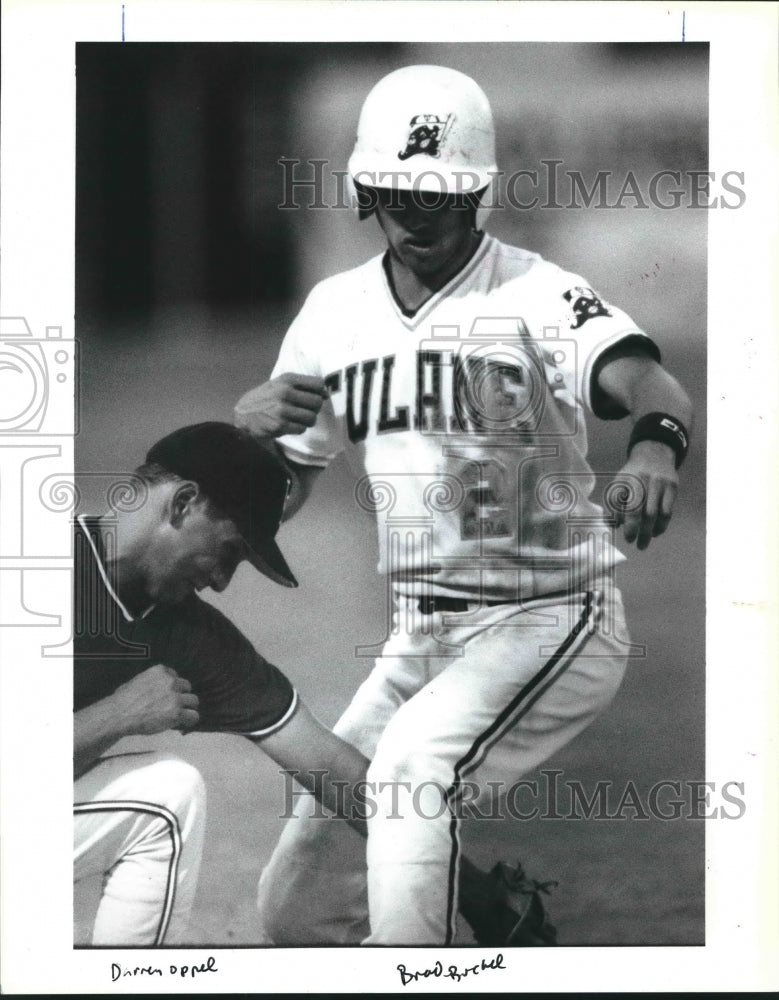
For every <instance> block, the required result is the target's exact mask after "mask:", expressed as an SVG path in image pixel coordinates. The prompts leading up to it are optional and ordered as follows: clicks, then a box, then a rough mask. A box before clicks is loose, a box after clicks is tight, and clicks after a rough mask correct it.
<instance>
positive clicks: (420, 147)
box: [398, 114, 454, 160]
mask: <svg viewBox="0 0 779 1000" xmlns="http://www.w3.org/2000/svg"><path fill="white" fill-rule="evenodd" d="M453 124H454V115H453V114H452V115H447V116H446V118H439V117H438V115H414V117H413V118H412V119H411V121H410V122H409V126H410V128H411V131H410V132H409V134H408V139H407V140H406V148H405V149H402V150H401V151H400V152H399V153H398V159H399V160H407V159H408V158H409V157H410V156H416V154H417V153H425V154H426V155H427V156H440V155H441V152H440V148H441V145H442V143H443V141H444V139H445V138H446V133H447V132H448V131H449V129H450V128H451V127H452V125H453Z"/></svg>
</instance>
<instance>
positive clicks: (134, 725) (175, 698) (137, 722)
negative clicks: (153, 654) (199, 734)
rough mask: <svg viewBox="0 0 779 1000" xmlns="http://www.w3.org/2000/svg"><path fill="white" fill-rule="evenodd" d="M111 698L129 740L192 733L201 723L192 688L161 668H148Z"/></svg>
mask: <svg viewBox="0 0 779 1000" xmlns="http://www.w3.org/2000/svg"><path fill="white" fill-rule="evenodd" d="M112 698H113V702H114V708H115V711H116V712H117V715H118V718H120V719H122V724H123V728H124V729H125V730H126V734H127V735H128V736H130V735H141V734H144V735H147V736H150V735H152V734H153V733H162V732H164V731H165V730H166V729H181V730H187V729H192V728H193V727H194V726H196V725H197V724H198V722H199V721H200V716H199V715H198V712H197V707H198V699H197V695H194V694H192V685H191V684H190V683H189V681H188V680H186V679H185V678H184V677H180V676H179V675H178V674H177V673H176V671H175V670H173V669H172V668H171V667H165V666H163V665H162V664H157V665H156V666H154V667H149V668H148V669H147V670H144V671H143V673H141V674H138V675H137V676H135V677H133V678H132V680H129V681H128V682H127V683H126V684H122V685H121V686H120V687H118V688H117V689H116V691H114V694H113V696H112Z"/></svg>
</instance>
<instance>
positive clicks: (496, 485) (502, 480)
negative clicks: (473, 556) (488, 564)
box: [460, 460, 514, 540]
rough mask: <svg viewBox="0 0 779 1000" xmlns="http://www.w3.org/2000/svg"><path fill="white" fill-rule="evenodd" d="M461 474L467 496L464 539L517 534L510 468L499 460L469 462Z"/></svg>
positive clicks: (462, 529) (462, 519) (463, 508)
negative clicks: (508, 490)
mask: <svg viewBox="0 0 779 1000" xmlns="http://www.w3.org/2000/svg"><path fill="white" fill-rule="evenodd" d="M460 477H461V480H462V483H463V486H464V487H465V495H464V497H463V502H462V505H461V511H460V537H461V538H463V539H469V540H473V539H477V538H505V537H506V536H510V535H513V534H514V526H513V524H512V518H511V510H510V507H509V506H507V505H506V470H505V468H504V467H503V466H502V465H500V464H499V463H498V462H495V461H492V460H489V461H486V462H467V463H466V464H465V466H464V467H463V470H462V472H461V473H460Z"/></svg>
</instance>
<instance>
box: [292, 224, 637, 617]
mask: <svg viewBox="0 0 779 1000" xmlns="http://www.w3.org/2000/svg"><path fill="white" fill-rule="evenodd" d="M572 290H574V291H575V292H576V294H575V295H574V294H571V291H572ZM636 336H638V337H643V336H644V335H643V334H642V333H641V331H640V330H638V329H637V328H636V326H635V324H634V323H633V322H632V320H631V319H630V318H629V317H628V316H626V315H625V313H623V312H622V311H620V310H619V309H617V308H615V307H613V306H611V305H609V306H608V308H606V307H605V306H604V305H603V304H602V303H601V301H600V300H599V299H598V298H597V296H595V294H594V293H590V292H589V286H588V285H587V283H586V281H585V280H584V279H583V278H581V277H580V276H578V275H574V274H570V273H567V272H565V271H562V270H561V269H560V268H558V267H556V266H555V265H553V264H549V263H547V262H546V261H544V260H542V259H541V258H540V257H538V256H537V255H536V254H531V253H528V252H527V251H524V250H520V249H518V248H516V247H509V246H506V245H505V244H502V243H500V242H499V241H498V240H496V239H494V238H492V237H489V236H485V237H484V239H483V240H482V244H481V246H480V247H479V249H478V250H477V252H476V254H475V255H474V257H472V258H471V260H470V261H469V262H468V263H467V264H466V265H465V267H464V268H463V270H462V271H461V272H460V273H459V274H458V275H456V276H455V277H454V278H453V279H452V280H451V281H450V282H449V284H448V285H446V286H445V287H444V288H442V289H441V290H440V291H439V292H437V293H436V294H435V295H434V296H432V298H431V299H430V300H429V301H428V302H426V303H425V304H424V305H423V306H422V307H421V308H420V309H419V310H417V312H416V313H414V315H413V316H408V315H406V314H404V313H403V312H402V310H400V309H399V308H398V306H397V303H396V302H395V300H394V298H393V295H392V291H391V289H390V288H389V286H388V284H387V280H386V275H385V272H384V269H383V267H382V263H381V257H376V258H374V259H373V260H371V261H369V262H368V263H367V264H364V265H362V266H361V267H358V268H355V269H354V270H353V271H348V272H346V273H344V274H339V275H336V276H335V277H333V278H329V279H327V280H326V281H323V282H321V283H320V284H319V285H318V286H317V287H316V288H315V289H314V290H313V291H312V293H311V294H310V295H309V297H308V300H307V301H306V304H305V305H304V307H303V309H302V310H301V312H300V313H299V315H298V316H297V318H296V319H295V321H294V323H293V324H292V326H291V327H290V329H289V331H288V333H287V336H286V337H285V340H284V343H283V345H282V349H281V352H280V355H279V360H278V362H277V364H276V367H275V369H274V372H273V374H274V375H279V374H281V373H282V372H297V373H302V374H309V375H317V376H319V377H321V378H323V379H325V382H326V385H327V388H328V399H326V400H325V403H324V405H323V407H322V410H321V412H320V414H319V417H318V418H317V421H316V424H315V425H314V426H313V427H311V428H308V429H307V430H306V431H304V433H302V434H299V435H288V436H286V437H283V438H281V439H280V444H281V446H282V447H283V449H284V450H285V452H286V453H287V454H288V456H289V458H290V459H292V460H293V461H296V462H301V463H303V464H310V465H319V466H324V465H327V464H328V463H329V462H330V461H331V460H332V459H333V458H334V457H335V455H337V454H338V453H339V452H341V451H343V452H345V454H346V457H347V458H348V460H349V463H350V465H351V467H352V470H353V472H354V475H355V494H354V495H355V505H356V507H357V508H358V509H362V510H367V511H370V512H371V513H372V514H373V515H374V516H375V517H376V521H377V527H378V535H379V550H380V569H381V570H382V571H383V572H385V573H387V574H388V575H389V576H390V577H391V578H392V580H393V584H394V586H395V587H396V589H398V590H399V591H400V592H402V593H410V594H420V593H431V592H433V593H442V594H449V595H452V596H464V597H472V598H476V599H478V598H479V597H483V598H486V599H489V600H501V599H504V598H505V599H506V600H516V599H517V597H520V598H522V597H531V596H542V595H545V594H548V593H551V592H555V591H563V590H568V589H570V588H574V589H576V588H577V585H579V584H584V583H587V582H591V580H592V578H593V577H595V576H597V575H598V574H602V573H603V572H605V571H607V570H609V569H610V568H611V566H613V564H614V563H615V562H616V561H617V560H618V559H619V558H621V557H620V556H619V555H618V553H617V552H616V549H615V548H614V546H613V544H612V535H613V531H614V525H613V520H612V519H610V516H604V510H603V508H604V505H606V504H607V503H608V489H607V482H610V477H600V476H599V477H596V476H595V475H594V474H593V472H592V469H591V468H590V466H589V464H588V463H587V458H586V453H587V437H586V428H585V420H584V413H585V409H586V408H587V407H589V406H590V395H589V381H590V377H591V373H592V371H593V368H594V365H595V362H596V361H597V359H598V357H599V356H600V355H601V354H602V353H603V351H605V350H607V349H608V348H609V347H611V346H612V345H614V344H615V343H617V342H618V341H620V340H621V339H623V338H626V337H636ZM647 342H648V343H649V341H647Z"/></svg>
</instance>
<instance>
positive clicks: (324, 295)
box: [306, 254, 383, 307]
mask: <svg viewBox="0 0 779 1000" xmlns="http://www.w3.org/2000/svg"><path fill="white" fill-rule="evenodd" d="M382 256H383V255H382V254H377V255H376V256H375V257H371V258H370V260H367V261H365V262H364V263H363V264H359V265H357V267H351V268H349V269H348V270H346V271H339V272H338V273H337V274H332V275H330V276H329V277H327V278H322V279H321V281H318V282H317V283H316V284H315V285H314V286H313V288H312V289H311V291H310V292H309V294H308V298H307V299H306V305H307V306H309V307H311V306H324V307H328V306H329V305H330V304H331V303H339V304H340V305H341V306H343V304H344V301H349V300H348V299H346V300H344V296H354V295H355V294H359V293H364V292H370V291H372V290H373V288H374V286H376V285H377V284H378V283H379V282H380V279H381V259H382Z"/></svg>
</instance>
